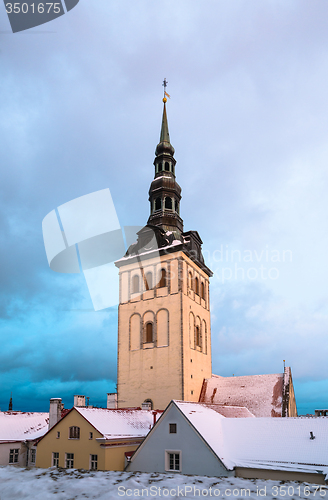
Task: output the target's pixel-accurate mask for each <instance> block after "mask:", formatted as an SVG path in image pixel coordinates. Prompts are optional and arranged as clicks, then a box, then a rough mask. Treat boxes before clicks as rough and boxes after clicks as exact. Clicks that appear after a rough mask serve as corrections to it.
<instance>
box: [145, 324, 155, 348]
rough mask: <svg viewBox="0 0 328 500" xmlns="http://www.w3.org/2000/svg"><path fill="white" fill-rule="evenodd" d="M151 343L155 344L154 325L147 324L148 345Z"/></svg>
mask: <svg viewBox="0 0 328 500" xmlns="http://www.w3.org/2000/svg"><path fill="white" fill-rule="evenodd" d="M150 342H153V324H152V323H147V324H146V343H147V344H149V343H150Z"/></svg>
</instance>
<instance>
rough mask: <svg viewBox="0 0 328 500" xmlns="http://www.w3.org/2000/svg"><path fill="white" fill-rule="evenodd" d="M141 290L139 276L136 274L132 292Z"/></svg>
mask: <svg viewBox="0 0 328 500" xmlns="http://www.w3.org/2000/svg"><path fill="white" fill-rule="evenodd" d="M138 292H139V276H138V275H137V274H135V275H134V276H133V278H132V293H138Z"/></svg>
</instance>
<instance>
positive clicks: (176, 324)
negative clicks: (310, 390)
mask: <svg viewBox="0 0 328 500" xmlns="http://www.w3.org/2000/svg"><path fill="white" fill-rule="evenodd" d="M165 87H166V81H165V80H164V90H165ZM163 102H164V109H163V118H162V127H161V134H160V142H159V144H158V145H157V147H156V151H155V160H154V167H155V177H154V180H153V181H152V183H151V186H150V189H149V202H150V216H149V219H148V222H147V225H146V226H145V227H144V228H143V229H141V231H139V232H138V241H137V243H135V244H133V245H131V246H130V247H129V249H128V251H127V253H126V255H125V256H124V257H123V258H122V259H120V260H119V261H117V262H116V263H115V264H116V266H117V267H118V268H119V275H120V303H119V310H118V369H117V371H118V376H117V392H118V407H119V408H126V407H136V406H143V407H144V408H154V409H162V410H163V409H164V408H165V407H166V406H167V405H168V404H169V402H170V401H171V400H172V399H179V400H184V401H198V399H199V395H200V391H201V388H202V384H203V381H204V379H208V378H210V377H211V376H212V366H211V330H210V327H211V325H210V301H209V278H210V276H212V272H211V271H210V269H209V268H208V267H207V266H206V265H205V262H204V258H203V255H202V250H201V245H202V240H201V238H200V236H199V234H198V233H197V231H188V232H184V229H183V220H182V219H181V217H180V200H181V188H180V186H179V184H178V183H177V181H176V177H175V173H176V172H175V165H176V160H175V159H174V148H173V146H172V145H171V142H170V136H169V129H168V122H167V114H166V98H165V92H164V99H163Z"/></svg>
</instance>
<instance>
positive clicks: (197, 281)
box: [195, 276, 199, 295]
mask: <svg viewBox="0 0 328 500" xmlns="http://www.w3.org/2000/svg"><path fill="white" fill-rule="evenodd" d="M195 293H196V294H197V295H199V280H198V278H197V276H196V278H195Z"/></svg>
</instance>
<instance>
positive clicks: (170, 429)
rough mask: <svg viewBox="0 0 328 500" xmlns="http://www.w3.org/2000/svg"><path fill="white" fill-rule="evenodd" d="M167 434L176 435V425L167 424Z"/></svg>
mask: <svg viewBox="0 0 328 500" xmlns="http://www.w3.org/2000/svg"><path fill="white" fill-rule="evenodd" d="M169 433H170V434H176V433H177V424H169Z"/></svg>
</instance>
